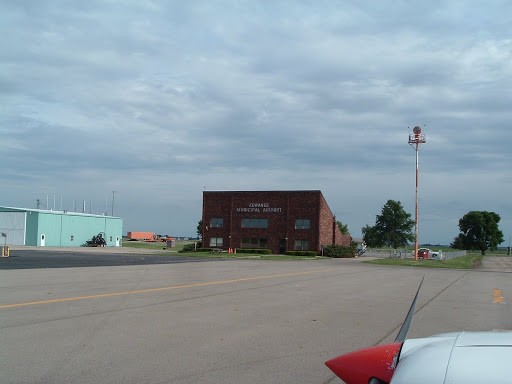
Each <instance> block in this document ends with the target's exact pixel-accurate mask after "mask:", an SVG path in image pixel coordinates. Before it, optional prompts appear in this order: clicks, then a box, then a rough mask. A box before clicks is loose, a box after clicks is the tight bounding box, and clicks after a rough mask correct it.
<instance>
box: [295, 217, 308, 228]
mask: <svg viewBox="0 0 512 384" xmlns="http://www.w3.org/2000/svg"><path fill="white" fill-rule="evenodd" d="M309 228H311V223H310V220H309V219H297V220H295V229H309Z"/></svg>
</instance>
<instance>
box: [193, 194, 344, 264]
mask: <svg viewBox="0 0 512 384" xmlns="http://www.w3.org/2000/svg"><path fill="white" fill-rule="evenodd" d="M202 223H203V227H202V235H203V247H210V248H220V249H229V248H231V249H240V248H251V249H254V248H267V249H270V250H271V251H272V253H274V254H284V253H285V252H287V251H292V250H304V251H316V252H317V253H318V254H320V253H321V250H322V247H323V246H326V245H350V235H348V234H347V235H342V233H341V231H340V229H339V228H338V226H337V225H336V217H335V216H334V215H333V214H332V212H331V210H330V208H329V206H328V205H327V202H326V201H325V199H324V197H323V195H322V192H321V191H318V190H307V191H204V192H203V221H202Z"/></svg>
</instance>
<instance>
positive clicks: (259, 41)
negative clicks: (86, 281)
mask: <svg viewBox="0 0 512 384" xmlns="http://www.w3.org/2000/svg"><path fill="white" fill-rule="evenodd" d="M511 4H512V3H510V2H509V1H493V0H490V1H485V2H477V1H472V2H469V1H468V2H464V1H455V0H454V1H446V2H445V1H442V2H441V1H432V0H429V1H414V2H412V1H398V0H397V1H361V0H357V1H355V0H354V1H348V0H347V1H324V0H315V1H298V0H297V1H256V0H253V1H243V0H232V1H213V0H207V1H206V0H205V1H199V0H197V1H181V0H180V1H164V0H161V1H160V0H152V1H151V0H147V1H140V0H131V1H130V0H122V1H121V0H119V1H116V0H110V1H97V0H90V1H72V0H69V1H51V0H47V1H40V0H34V1H28V0H27V1H10V2H2V5H0V9H1V12H0V30H1V32H2V36H3V38H2V44H1V46H2V48H1V50H0V162H1V165H0V185H1V187H0V205H7V206H16V207H28V208H35V207H36V201H37V199H39V200H40V204H41V207H45V206H46V203H47V201H48V205H49V208H55V209H60V208H64V209H68V210H71V209H72V208H73V206H74V205H75V206H76V207H77V209H80V210H81V208H82V202H83V201H84V200H85V201H86V202H87V207H86V210H87V211H89V210H91V211H92V212H94V213H98V212H104V211H105V209H107V210H108V211H109V213H110V211H111V209H112V207H111V204H112V191H116V192H115V204H114V210H115V212H114V214H115V215H118V216H121V217H123V219H124V232H126V231H135V230H148V231H155V232H157V233H161V234H172V235H177V236H181V235H194V236H195V233H196V225H197V222H198V220H199V219H200V217H201V209H202V192H203V190H208V191H211V190H297V189H301V190H302V189H314V190H321V191H322V192H323V194H324V196H325V198H326V200H327V202H328V204H329V206H330V207H331V210H332V211H333V213H334V214H336V216H337V218H338V219H340V220H341V221H342V222H344V223H346V224H347V225H348V227H349V230H350V232H351V233H352V235H353V236H356V237H358V236H361V228H362V227H363V226H365V225H367V224H369V225H374V224H375V216H376V215H378V214H380V211H381V209H382V207H383V205H384V204H385V203H386V201H387V200H388V199H393V200H399V201H401V202H402V204H403V206H404V207H405V209H406V210H407V211H408V212H410V213H411V214H412V216H413V217H414V201H415V152H414V149H413V148H412V147H411V146H409V145H408V143H407V140H408V135H409V133H410V132H411V131H412V128H413V127H414V126H416V125H419V126H421V127H422V128H423V133H425V134H426V138H427V143H426V144H423V145H422V146H421V147H420V156H419V158H420V242H422V243H433V244H438V243H439V244H448V243H450V242H451V241H452V239H453V238H454V237H455V236H456V235H457V234H458V220H459V219H460V218H461V217H462V216H463V215H464V214H465V213H467V212H468V211H470V210H488V211H495V212H497V213H498V214H500V215H501V217H502V221H501V223H500V228H501V230H502V231H503V233H504V235H505V239H506V242H505V243H504V244H503V245H508V242H509V236H510V234H511V232H512V202H511V195H512V173H511V169H512V156H511V153H510V149H511V143H512V132H511V129H510V127H511V123H512V36H511V33H512V32H511V31H512V5H511ZM91 206H92V207H91Z"/></svg>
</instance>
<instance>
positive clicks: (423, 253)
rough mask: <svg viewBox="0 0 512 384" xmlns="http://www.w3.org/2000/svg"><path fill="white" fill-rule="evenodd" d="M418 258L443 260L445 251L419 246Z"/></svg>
mask: <svg viewBox="0 0 512 384" xmlns="http://www.w3.org/2000/svg"><path fill="white" fill-rule="evenodd" d="M418 258H420V259H429V260H443V259H444V257H443V251H441V250H439V251H433V250H431V249H428V248H419V249H418Z"/></svg>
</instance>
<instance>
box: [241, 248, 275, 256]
mask: <svg viewBox="0 0 512 384" xmlns="http://www.w3.org/2000/svg"><path fill="white" fill-rule="evenodd" d="M236 253H256V254H258V255H271V254H272V251H271V250H270V249H265V248H255V249H251V248H237V249H236Z"/></svg>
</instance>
